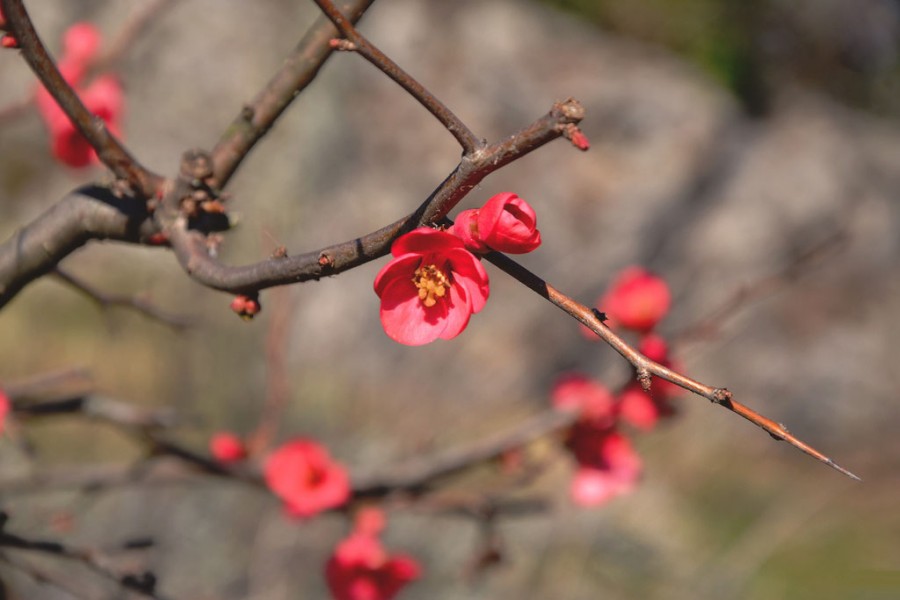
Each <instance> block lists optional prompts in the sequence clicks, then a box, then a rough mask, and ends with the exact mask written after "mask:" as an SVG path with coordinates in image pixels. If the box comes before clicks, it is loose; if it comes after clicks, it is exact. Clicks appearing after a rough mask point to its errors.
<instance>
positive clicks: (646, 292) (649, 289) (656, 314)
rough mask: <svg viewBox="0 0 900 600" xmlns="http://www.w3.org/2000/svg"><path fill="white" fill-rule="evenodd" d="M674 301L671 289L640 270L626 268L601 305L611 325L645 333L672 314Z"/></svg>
mask: <svg viewBox="0 0 900 600" xmlns="http://www.w3.org/2000/svg"><path fill="white" fill-rule="evenodd" d="M671 302H672V297H671V294H670V293H669V286H668V285H666V282H665V281H664V280H663V279H662V278H660V277H657V276H656V275H653V274H652V273H649V272H647V271H645V270H644V269H643V268H641V267H628V268H626V269H624V270H623V271H622V272H621V273H619V276H618V277H616V279H615V281H613V284H612V287H611V288H610V290H609V291H608V292H606V294H605V295H604V296H603V297H602V298H601V299H600V301H599V303H598V306H599V308H600V310H602V311H603V312H604V313H606V316H607V318H608V319H609V323H608V325H609V326H610V327H615V326H616V325H618V326H621V327H624V328H626V329H633V330H636V331H641V332H646V331H649V330H651V329H653V328H654V327H655V326H656V324H657V323H659V322H660V320H662V318H663V317H664V316H666V313H667V312H669V306H670V304H671Z"/></svg>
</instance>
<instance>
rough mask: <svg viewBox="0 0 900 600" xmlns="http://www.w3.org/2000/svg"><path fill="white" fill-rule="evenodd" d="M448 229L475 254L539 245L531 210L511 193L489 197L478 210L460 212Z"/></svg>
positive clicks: (523, 250) (525, 249)
mask: <svg viewBox="0 0 900 600" xmlns="http://www.w3.org/2000/svg"><path fill="white" fill-rule="evenodd" d="M451 232H452V233H453V234H454V235H456V236H458V237H459V238H460V239H461V240H462V241H463V242H464V243H465V245H466V248H468V249H469V250H471V251H472V252H478V253H485V252H487V251H488V250H497V251H498V252H507V253H509V254H525V253H526V252H531V251H532V250H534V249H535V248H537V247H538V246H540V245H541V232H540V231H538V229H537V216H536V215H535V212H534V209H533V208H531V205H529V204H528V203H527V202H525V201H524V200H522V199H521V198H519V197H518V196H517V195H516V194H513V193H512V192H503V193H500V194H496V195H495V196H492V197H491V198H490V200H488V201H487V202H485V204H484V206H482V207H481V208H479V209H472V210H464V211H462V212H461V213H460V214H459V215H458V216H457V218H456V222H455V223H454V225H453V228H452V229H451Z"/></svg>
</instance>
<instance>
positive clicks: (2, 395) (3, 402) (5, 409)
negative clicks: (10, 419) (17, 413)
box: [0, 390, 12, 432]
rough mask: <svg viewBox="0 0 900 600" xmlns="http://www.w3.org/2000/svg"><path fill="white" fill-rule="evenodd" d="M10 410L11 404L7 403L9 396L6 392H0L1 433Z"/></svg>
mask: <svg viewBox="0 0 900 600" xmlns="http://www.w3.org/2000/svg"><path fill="white" fill-rule="evenodd" d="M11 409H12V402H10V401H9V396H7V395H6V392H4V391H3V390H0V432H3V429H4V428H5V427H6V415H8V414H9V411H10V410H11Z"/></svg>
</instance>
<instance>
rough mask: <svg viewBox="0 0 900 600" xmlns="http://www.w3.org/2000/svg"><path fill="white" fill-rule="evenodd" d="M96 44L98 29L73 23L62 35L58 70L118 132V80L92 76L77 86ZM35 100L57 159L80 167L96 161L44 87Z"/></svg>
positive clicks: (87, 24)
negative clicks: (85, 84)
mask: <svg viewBox="0 0 900 600" xmlns="http://www.w3.org/2000/svg"><path fill="white" fill-rule="evenodd" d="M99 45H100V32H99V31H98V30H97V28H96V27H94V26H93V25H91V24H90V23H76V24H75V25H73V26H72V27H70V28H69V29H68V30H67V31H66V33H65V34H64V37H63V57H62V58H61V59H60V60H59V70H60V73H62V75H63V77H64V78H65V80H66V81H67V82H68V83H69V85H71V86H73V87H74V88H75V90H76V92H77V93H78V95H79V97H80V98H81V101H82V102H83V103H84V105H85V107H86V108H87V109H88V110H89V111H91V112H92V113H93V114H94V115H96V116H97V117H99V118H100V119H101V120H102V121H103V122H104V123H106V126H107V127H108V128H109V130H110V131H111V132H112V133H113V134H115V135H118V134H119V120H120V119H121V116H122V110H123V106H124V100H123V95H122V87H121V85H120V84H119V81H118V79H116V78H115V77H113V76H112V75H104V76H101V77H98V78H97V79H95V80H94V81H93V82H92V83H91V84H90V85H89V86H88V87H86V88H83V89H82V88H81V87H80V83H81V79H82V78H83V77H84V74H85V72H86V70H87V68H88V66H89V65H90V63H91V61H93V60H94V58H95V57H96V54H97V51H98V48H99ZM36 103H37V107H38V111H39V112H40V114H41V116H42V117H43V119H44V123H45V124H46V125H47V129H49V130H50V136H51V138H52V141H51V147H52V151H53V155H54V156H55V157H56V158H57V159H59V160H60V161H61V162H62V163H64V164H66V165H69V166H70V167H84V166H87V165H89V164H91V163H93V162H96V160H97V155H96V153H95V152H94V150H93V148H92V147H91V146H90V144H88V142H87V140H86V139H85V138H84V137H83V136H82V135H81V133H80V132H79V131H78V130H77V129H76V127H75V125H73V124H72V122H71V121H70V120H69V117H68V116H67V115H66V114H65V113H64V112H63V110H62V109H61V108H60V107H59V106H58V105H57V104H56V100H54V99H53V97H52V96H51V95H50V92H48V91H47V90H46V88H43V87H41V88H39V89H38V91H37V97H36Z"/></svg>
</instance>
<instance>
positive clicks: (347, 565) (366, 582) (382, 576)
mask: <svg viewBox="0 0 900 600" xmlns="http://www.w3.org/2000/svg"><path fill="white" fill-rule="evenodd" d="M384 524H385V518H384V513H382V512H381V511H380V510H378V509H374V508H367V509H363V510H361V511H360V512H359V514H358V515H357V517H356V524H355V526H354V530H353V532H351V533H350V535H349V536H347V537H346V538H344V539H343V540H342V541H341V542H340V543H339V544H338V546H337V547H336V548H335V550H334V553H333V554H332V555H331V558H329V559H328V563H327V564H326V565H325V579H326V581H327V582H328V587H329V589H330V590H331V594H332V596H333V597H334V598H335V600H390V599H391V598H393V597H395V596H396V595H397V594H398V593H399V592H400V590H401V589H403V587H405V586H406V585H407V584H408V583H409V582H411V581H414V580H415V579H418V578H419V574H420V572H421V569H420V567H419V563H418V562H416V560H415V559H414V558H412V557H410V556H407V555H404V554H389V553H388V551H387V550H385V548H384V546H383V545H382V544H381V541H380V540H379V539H378V536H379V534H380V533H381V531H382V529H383V528H384Z"/></svg>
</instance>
